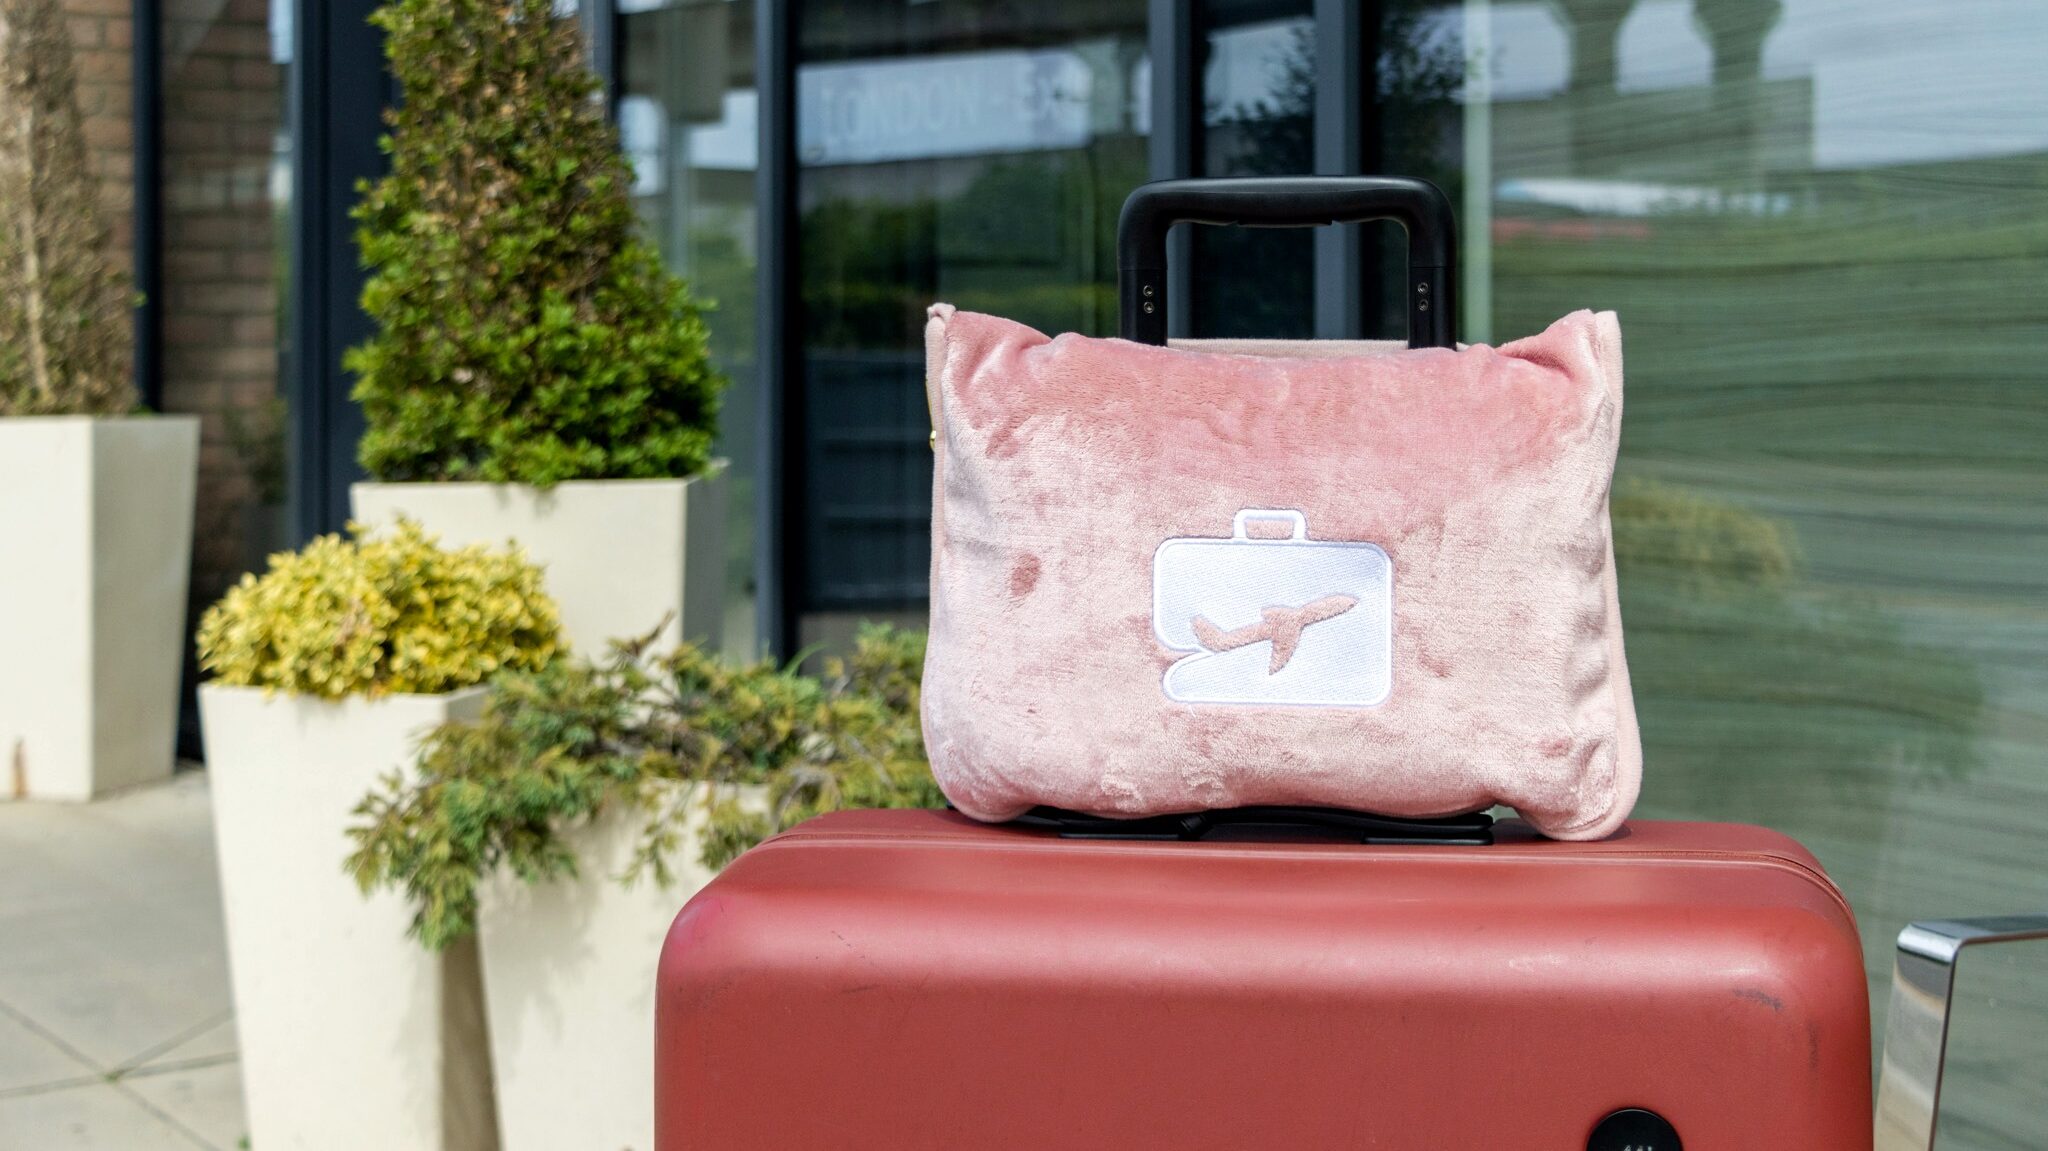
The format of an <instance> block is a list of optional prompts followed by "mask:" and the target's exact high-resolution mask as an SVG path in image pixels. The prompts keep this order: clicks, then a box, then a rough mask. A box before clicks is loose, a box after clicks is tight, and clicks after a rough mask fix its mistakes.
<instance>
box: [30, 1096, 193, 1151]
mask: <svg viewBox="0 0 2048 1151" xmlns="http://www.w3.org/2000/svg"><path fill="white" fill-rule="evenodd" d="M0 1147H9V1148H13V1147H20V1148H24V1149H27V1148H34V1151H232V1148H233V1144H229V1145H228V1146H227V1147H214V1146H212V1145H210V1144H208V1143H207V1141H206V1140H204V1139H202V1138H200V1137H199V1136H198V1135H196V1134H195V1133H193V1132H191V1131H188V1130H185V1129H183V1128H181V1127H179V1126H178V1125H177V1124H176V1123H175V1122H174V1121H172V1120H170V1119H168V1118H166V1117H165V1116H163V1115H159V1114H157V1113H156V1112H155V1111H152V1110H151V1109H150V1107H149V1106H148V1105H147V1104H145V1103H143V1102H142V1101H141V1100H140V1099H138V1098H136V1097H135V1096H133V1095H130V1094H128V1093H127V1092H126V1091H124V1090H122V1089H121V1088H119V1087H116V1086H114V1085H112V1084H108V1083H94V1084H91V1085H88V1086H84V1087H72V1088H68V1089H66V1090H62V1091H41V1092H36V1093H33V1094H28V1095H11V1096H8V1097H6V1098H0Z"/></svg>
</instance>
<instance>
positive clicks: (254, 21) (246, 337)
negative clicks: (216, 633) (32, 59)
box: [62, 0, 284, 609]
mask: <svg viewBox="0 0 2048 1151" xmlns="http://www.w3.org/2000/svg"><path fill="white" fill-rule="evenodd" d="M62 3H63V8H64V11H65V14H66V18H67V21H68V23H69V26H70V31H71V38H72V43H73V46H74V48H75V50H76V52H77V69H78V86H79V90H78V96H79V103H80V105H81V107H82V109H83V111H84V113H85V133H86V139H87V143H88V146H89V148H90V149H91V154H92V166H93V171H94V173H95V174H96V175H97V176H98V177H99V179H100V181H101V195H100V205H99V207H100V210H101V211H102V212H104V213H106V216H107V220H108V223H109V225H110V226H111V227H112V228H113V232H114V237H115V246H116V248H117V249H118V255H119V258H120V259H121V261H122V263H123V264H125V265H127V266H129V267H131V268H132V267H133V238H134V226H133V221H134V170H135V169H134V159H133V151H132V149H133V141H134V132H133V122H132V108H131V103H130V101H131V91H132V88H131V85H130V78H131V75H132V56H131V53H132V51H133V44H134V31H135V30H134V27H133V25H132V24H131V23H130V20H129V6H130V0H62ZM269 20H270V12H269V3H268V0H166V2H165V4H164V6H163V21H164V26H163V29H162V36H161V44H162V51H163V64H162V67H163V73H162V74H163V93H162V96H163V103H162V108H163V143H164V152H163V157H162V164H161V171H162V174H163V188H162V195H163V235H162V244H163V286H162V290H161V292H160V293H159V298H158V303H159V305H160V308H161V314H162V316H163V325H164V353H163V356H164V358H163V381H164V398H163V407H164V409H165V410H167V411H172V412H187V413H195V414H197V415H199V416H200V417H201V422H202V426H203V429H204V430H203V433H202V448H201V456H200V474H199V502H198V509H197V513H198V514H197V517H196V520H195V532H194V534H195V537H196V538H195V539H194V541H193V563H192V566H193V572H192V575H193V578H192V601H193V606H194V607H195V609H196V608H201V607H204V606H205V605H206V604H208V603H211V602H212V601H213V600H214V599H215V598H216V597H217V596H219V594H220V593H221V592H222V591H223V590H224V589H225V588H226V587H227V586H228V585H229V584H231V583H232V582H233V581H234V580H235V578H236V577H237V576H239V575H240V573H241V572H242V571H243V570H245V569H246V568H247V567H249V566H251V565H252V564H254V563H257V562H260V558H261V556H262V554H263V552H264V551H265V550H267V549H268V548H270V547H276V546H282V542H283V541H282V540H281V539H280V538H279V536H280V532H281V523H282V517H281V511H280V510H278V509H275V508H267V507H265V506H264V504H265V502H266V501H274V500H275V499H276V498H277V496H278V495H279V493H277V492H275V491H267V490H263V489H264V488H265V487H266V485H265V484H263V483H261V482H259V479H260V477H259V475H258V474H256V473H257V471H258V470H259V468H260V464H261V460H260V458H259V457H261V456H262V455H263V454H264V453H265V452H266V451H268V450H272V449H273V448H274V445H275V440H274V438H268V439H267V437H274V435H275V434H277V433H281V432H282V428H281V427H279V426H277V425H276V423H275V419H274V416H275V412H274V411H273V405H274V402H275V401H274V397H275V396H276V395H277V383H278V349H279V345H278V309H279V304H280V277H281V275H282V272H283V266H282V262H281V256H282V253H283V251H284V248H283V247H282V236H281V235H280V233H279V225H280V224H281V223H282V216H281V214H280V213H278V212H274V211H273V195H274V190H273V185H274V183H275V182H276V181H277V180H278V179H281V177H278V176H276V175H275V174H274V169H275V168H276V166H277V164H278V163H279V162H280V158H279V156H278V153H277V148H278V142H279V137H280V126H281V125H282V123H283V118H284V116H283V112H284V104H283V98H284V97H283V68H282V66H281V65H279V64H277V63H275V62H273V60H272V59H271V47H270V34H269ZM236 432H239V433H240V434H235V433H236ZM276 458H277V459H279V460H281V458H282V457H281V456H278V457H276Z"/></svg>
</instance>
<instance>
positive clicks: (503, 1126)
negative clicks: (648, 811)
mask: <svg viewBox="0 0 2048 1151" xmlns="http://www.w3.org/2000/svg"><path fill="white" fill-rule="evenodd" d="M742 801H743V802H746V803H749V804H750V805H755V806H765V804H766V801H767V797H766V792H765V789H762V788H748V789H745V790H744V792H743V797H742ZM701 822H702V815H701V809H698V808H695V807H694V806H693V808H692V815H691V819H690V823H689V827H688V830H687V832H686V834H685V835H684V836H683V840H682V843H681V845H680V846H679V847H678V849H677V850H676V852H675V853H674V854H673V855H672V856H670V857H669V864H670V867H671V869H672V870H673V873H674V878H675V882H673V883H671V884H670V885H669V886H668V887H665V888H664V887H658V886H656V885H655V884H654V883H653V882H652V881H651V880H648V881H642V882H640V883H637V884H635V885H634V886H633V887H631V888H625V887H622V886H620V884H619V883H618V882H617V881H616V879H615V877H616V876H618V875H621V874H623V873H624V872H625V871H626V869H627V868H628V867H629V866H631V864H632V860H633V847H634V844H635V841H636V837H637V835H638V834H639V831H640V829H641V827H643V826H644V824H645V817H644V816H643V815H642V814H641V813H640V812H639V811H638V810H614V811H611V812H608V813H606V814H605V815H604V816H602V817H600V818H599V819H598V820H597V821H595V822H594V823H592V824H590V825H588V826H585V827H581V828H577V829H575V830H574V831H572V832H571V833H570V841H571V844H572V845H573V847H574V848H575V850H576V857H577V866H578V870H579V877H578V878H577V879H575V880H569V881H563V882H559V883H548V884H540V885H533V886H529V885H526V884H522V883H520V882H519V881H518V879H516V878H514V877H511V876H508V875H501V876H494V877H492V879H491V881H490V882H489V883H488V884H487V885H486V886H485V887H484V889H483V890H482V892H480V893H479V896H480V900H481V908H480V915H479V917H478V924H477V928H478V930H477V934H478V939H479V942H480V943H481V946H482V951H483V969H484V995H485V1001H486V1003H488V1005H489V1009H490V1031H491V1064H492V1066H493V1068H494V1069H495V1070H496V1074H497V1099H498V1127H499V1130H500V1132H501V1133H502V1135H503V1137H504V1146H505V1151H559V1149H560V1148H564V1147H591V1148H604V1149H605V1151H614V1149H630V1151H651V1149H652V1147H653V1146H654V974H655V967H656V965H657V963H658V961H659V960H660V958H661V942H662V939H663V938H664V937H665V936H666V935H667V934H668V928H669V924H670V923H672V922H673V921H674V920H675V917H676V913H677V912H678V911H680V910H682V907H683V904H685V903H687V902H689V899H690V896H692V895H694V894H696V892H697V889H699V888H701V887H703V886H704V885H705V884H706V883H709V882H710V881H711V873H710V872H708V871H706V870H705V869H704V868H703V867H702V866H701V865H700V864H699V863H698V862H697V853H698V850H699V848H700V846H701V841H700V840H699V838H698V836H697V828H698V827H699V826H700V825H701Z"/></svg>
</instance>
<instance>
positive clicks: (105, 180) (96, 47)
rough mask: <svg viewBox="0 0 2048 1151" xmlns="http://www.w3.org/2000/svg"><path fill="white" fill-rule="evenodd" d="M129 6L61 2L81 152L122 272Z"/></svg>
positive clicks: (129, 199) (127, 236) (124, 0)
mask: <svg viewBox="0 0 2048 1151" xmlns="http://www.w3.org/2000/svg"><path fill="white" fill-rule="evenodd" d="M129 2H130V0H63V3H62V7H63V10H64V15H65V22H66V23H67V24H68V25H69V26H70V29H71V43H72V47H73V49H74V51H75V52H76V53H77V57H76V60H75V63H76V65H77V70H78V102H79V106H80V108H81V110H83V111H84V113H85V138H86V146H87V147H88V148H89V149H90V151H91V163H92V171H93V174H94V175H96V176H97V177H99V181H100V210H101V211H102V212H104V213H106V216H107V222H108V223H109V224H110V225H112V227H113V229H114V246H115V248H116V249H117V253H118V256H119V258H120V260H121V263H122V264H123V265H124V266H130V265H129V260H130V255H131V250H132V245H133V238H134V232H135V229H134V224H133V221H134V205H135V196H134V176H135V163H134V154H133V152H132V151H131V149H132V148H133V146H134V136H133V134H132V133H131V131H130V128H129V125H130V117H129V99H130V93H131V92H132V89H131V87H130V85H129V83H128V79H129V71H130V69H129V52H130V50H131V45H132V44H133V35H134V26H133V25H132V24H131V23H130V22H129V20H128V5H129Z"/></svg>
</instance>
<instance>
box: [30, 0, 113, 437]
mask: <svg viewBox="0 0 2048 1151" xmlns="http://www.w3.org/2000/svg"><path fill="white" fill-rule="evenodd" d="M98 204H99V195H98V190H97V187H96V185H95V183H94V181H93V177H92V173H91V171H90V170H89V169H88V168H87V165H86V148H85V128H84V125H83V122H82V120H81V117H80V113H79V107H78V88H77V83H76V77H75V75H74V72H73V68H72V59H71V37H70V33H69V31H68V28H67V26H66V24H65V21H64V12H63V10H62V8H61V7H60V5H59V4H58V2H57V0H0V416H43V415H121V414H124V413H126V412H129V411H132V410H134V408H135V406H136V404H135V393H134V390H133V383H132V381H131V379H130V372H129V365H130V355H131V347H130V342H129V341H130V329H129V305H130V297H129V293H128V286H127V280H126V277H125V276H124V275H123V273H122V272H121V270H120V269H119V268H118V267H116V266H115V264H114V261H113V258H112V256H111V255H110V253H109V250H108V249H109V236H110V232H109V229H108V227H107V224H106V221H105V219H104V217H103V215H102V213H101V212H99V211H98Z"/></svg>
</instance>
